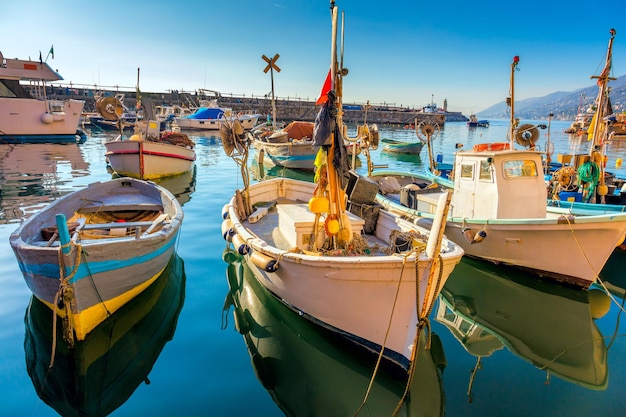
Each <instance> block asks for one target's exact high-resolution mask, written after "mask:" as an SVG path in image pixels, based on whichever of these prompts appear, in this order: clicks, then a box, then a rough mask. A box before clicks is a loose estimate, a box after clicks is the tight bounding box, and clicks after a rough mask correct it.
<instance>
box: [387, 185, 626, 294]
mask: <svg viewBox="0 0 626 417" xmlns="http://www.w3.org/2000/svg"><path fill="white" fill-rule="evenodd" d="M376 200H377V202H378V203H380V204H381V205H382V206H383V207H386V208H388V209H391V210H393V211H395V212H398V213H402V214H404V215H406V216H408V217H409V218H412V219H414V221H417V222H421V224H424V225H426V224H428V223H429V222H430V221H431V219H432V218H433V217H434V216H433V214H432V213H431V212H430V210H429V209H426V210H424V211H419V210H415V209H411V208H409V207H405V206H403V205H402V204H400V203H398V202H396V201H393V200H392V199H391V198H389V197H387V196H383V195H381V194H378V195H377V196H376ZM568 220H569V221H568ZM445 230H446V236H447V237H448V238H449V239H451V240H452V241H453V242H455V243H457V244H458V245H460V246H461V247H462V248H463V250H464V251H465V254H466V255H467V256H472V257H476V258H480V259H484V260H488V261H492V262H495V263H502V264H506V265H511V266H515V267H518V268H522V269H528V270H532V271H533V272H535V273H537V274H539V275H545V276H548V277H551V278H553V279H556V280H557V281H562V282H566V283H570V284H574V285H577V286H582V287H589V285H590V284H591V283H592V282H593V281H594V280H595V279H596V276H597V274H598V273H599V272H600V271H601V270H602V268H603V266H604V264H605V263H606V262H607V260H608V259H609V257H610V256H611V254H612V253H613V251H614V249H615V247H616V246H617V245H618V244H619V243H621V242H623V241H624V235H625V233H626V214H623V213H613V214H606V215H598V216H577V217H573V216H571V217H564V216H556V215H555V216H554V217H546V218H543V219H499V220H498V219H464V218H452V217H451V218H448V221H447V223H446V229H445ZM481 232H484V233H485V237H484V238H481V237H480V236H479V234H480V233H481Z"/></svg>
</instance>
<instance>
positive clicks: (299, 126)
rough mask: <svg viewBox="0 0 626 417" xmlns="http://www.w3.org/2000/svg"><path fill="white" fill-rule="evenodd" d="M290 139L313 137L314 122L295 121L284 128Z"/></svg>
mask: <svg viewBox="0 0 626 417" xmlns="http://www.w3.org/2000/svg"><path fill="white" fill-rule="evenodd" d="M283 130H284V131H285V132H287V135H288V136H289V138H290V139H299V140H300V139H304V138H308V139H313V122H300V121H294V122H291V123H289V124H288V125H287V126H285V128H284V129H283Z"/></svg>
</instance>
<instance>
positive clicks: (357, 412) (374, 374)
mask: <svg viewBox="0 0 626 417" xmlns="http://www.w3.org/2000/svg"><path fill="white" fill-rule="evenodd" d="M411 253H412V252H408V253H407V254H406V255H404V256H403V257H402V268H401V269H400V279H399V280H398V286H397V287H396V293H395V295H394V299H393V304H392V306H391V315H390V316H389V322H388V323H387V330H386V331H385V338H384V339H383V344H382V345H381V347H380V352H379V353H378V358H377V359H376V366H374V372H373V373H372V377H371V378H370V382H369V384H368V386H367V390H366V391H365V396H364V397H363V401H362V402H361V405H359V407H358V408H357V409H356V411H355V412H354V414H353V415H352V416H353V417H354V416H357V415H358V414H359V413H360V412H361V409H362V408H363V407H364V406H365V403H366V402H367V399H368V398H369V395H370V392H371V391H372V386H373V385H374V379H375V378H376V375H377V374H378V369H379V367H380V363H381V362H382V359H383V353H384V351H385V345H386V344H387V337H388V336H389V331H390V329H391V323H392V321H393V313H394V312H395V310H396V303H397V301H398V294H399V293H400V284H402V275H404V267H405V266H406V259H407V258H408V257H409V255H410V254H411ZM415 262H417V256H416V257H415Z"/></svg>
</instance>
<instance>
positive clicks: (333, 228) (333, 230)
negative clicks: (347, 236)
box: [326, 219, 339, 236]
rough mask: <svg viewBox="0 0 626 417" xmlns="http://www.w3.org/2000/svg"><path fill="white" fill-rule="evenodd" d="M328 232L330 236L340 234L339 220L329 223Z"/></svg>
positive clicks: (327, 225)
mask: <svg viewBox="0 0 626 417" xmlns="http://www.w3.org/2000/svg"><path fill="white" fill-rule="evenodd" d="M326 232H327V233H328V234H329V235H330V236H334V235H336V234H337V233H338V232H339V220H337V219H331V220H329V221H328V223H327V224H326Z"/></svg>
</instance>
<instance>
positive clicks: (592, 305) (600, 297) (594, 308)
mask: <svg viewBox="0 0 626 417" xmlns="http://www.w3.org/2000/svg"><path fill="white" fill-rule="evenodd" d="M610 308H611V299H610V298H609V296H608V295H606V293H605V292H604V291H602V290H598V289H595V288H592V289H590V290H589V312H590V313H591V317H592V318H594V319H599V318H601V317H604V315H605V314H606V313H608V312H609V310H610Z"/></svg>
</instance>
